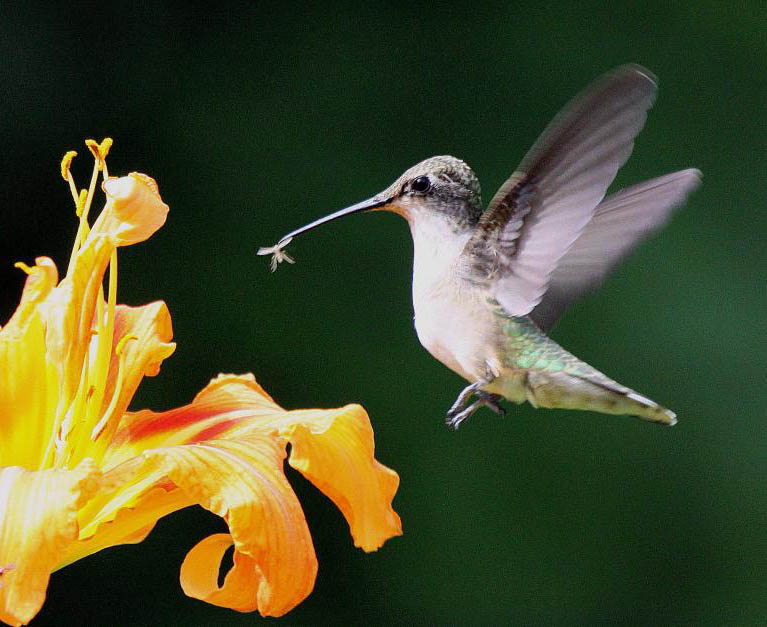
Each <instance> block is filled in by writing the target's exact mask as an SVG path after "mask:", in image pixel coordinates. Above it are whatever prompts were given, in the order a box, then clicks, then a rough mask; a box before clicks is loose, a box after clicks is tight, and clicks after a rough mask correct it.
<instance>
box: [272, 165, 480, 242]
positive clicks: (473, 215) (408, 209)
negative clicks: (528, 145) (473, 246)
mask: <svg viewBox="0 0 767 627" xmlns="http://www.w3.org/2000/svg"><path fill="white" fill-rule="evenodd" d="M375 210H378V211H391V212H392V213H396V214H398V215H401V216H402V217H403V218H405V219H406V220H407V221H408V222H410V223H411V225H412V224H413V223H415V222H417V221H418V220H419V219H423V218H424V217H426V216H427V215H428V216H429V217H432V218H433V217H434V216H439V217H440V218H444V219H445V220H446V221H447V222H449V223H450V225H451V226H452V227H453V228H454V229H455V230H456V231H461V230H465V229H467V228H470V227H473V226H474V225H475V224H476V223H477V221H478V220H479V216H480V215H481V214H482V201H481V199H480V190H479V181H478V180H477V177H476V175H475V174H474V171H473V170H472V169H471V168H470V167H469V166H468V165H466V163H464V162H463V161H461V160H460V159H456V158H455V157H450V156H447V155H445V156H440V157H430V158H429V159H426V160H424V161H421V162H420V163H417V164H416V165H414V166H413V167H412V168H410V169H408V170H406V171H405V172H404V174H402V175H401V176H400V177H399V178H398V179H397V180H396V181H394V183H392V184H391V185H389V187H387V188H386V189H385V190H383V191H382V192H379V193H378V194H376V195H375V196H372V197H370V198H368V199H367V200H363V201H362V202H359V203H357V204H355V205H352V206H351V207H346V208H345V209H341V210H339V211H336V212H334V213H331V214H330V215H327V216H325V217H324V218H320V219H318V220H315V221H314V222H311V223H309V224H307V225H306V226H302V227H301V228H299V229H296V230H295V231H291V232H290V233H288V234H287V235H284V236H283V237H282V238H281V239H280V241H279V242H278V243H277V245H276V246H272V247H269V248H262V249H261V250H260V251H259V254H274V252H275V250H276V251H282V249H283V248H284V247H285V246H287V244H288V243H289V242H290V240H292V239H293V238H294V237H296V236H297V235H300V234H301V233H305V232H306V231H310V230H311V229H313V228H315V227H318V226H320V225H321V224H325V223H326V222H330V221H331V220H335V219H337V218H342V217H343V216H348V215H351V214H352V213H360V212H362V211H375Z"/></svg>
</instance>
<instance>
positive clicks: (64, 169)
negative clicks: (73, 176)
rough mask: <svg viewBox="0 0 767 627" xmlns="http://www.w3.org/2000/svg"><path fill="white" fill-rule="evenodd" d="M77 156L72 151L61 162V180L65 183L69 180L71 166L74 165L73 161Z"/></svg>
mask: <svg viewBox="0 0 767 627" xmlns="http://www.w3.org/2000/svg"><path fill="white" fill-rule="evenodd" d="M76 156H77V153H76V152H75V151H74V150H70V151H69V152H67V154H65V155H64V158H63V159H62V160H61V178H63V179H64V180H65V181H66V180H69V178H68V177H69V166H70V165H72V159H74V158H75V157H76Z"/></svg>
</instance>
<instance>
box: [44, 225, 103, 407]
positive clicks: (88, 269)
mask: <svg viewBox="0 0 767 627" xmlns="http://www.w3.org/2000/svg"><path fill="white" fill-rule="evenodd" d="M91 235H93V233H91ZM113 250H114V246H113V244H111V243H110V242H109V240H108V238H106V237H104V236H99V237H95V236H94V237H89V238H88V239H87V240H86V242H85V244H84V245H83V247H82V248H80V250H79V251H78V252H77V254H76V255H75V259H74V263H73V264H72V266H71V267H70V269H69V273H68V274H67V276H66V277H65V278H64V279H63V280H62V281H61V283H60V284H59V285H58V287H56V288H55V289H53V290H52V291H51V293H50V294H49V296H48V298H46V300H45V302H44V303H42V304H41V306H40V311H41V313H42V315H43V317H44V319H45V321H46V327H47V328H46V337H45V344H46V350H47V352H48V359H49V361H50V363H52V364H55V365H56V367H57V368H58V369H59V374H60V378H61V380H62V389H61V395H60V400H61V403H62V405H63V406H64V407H66V406H68V404H69V403H70V402H71V399H72V398H73V397H74V395H75V393H76V391H77V387H78V385H79V384H80V375H81V372H82V366H83V360H84V358H85V352H86V350H87V349H88V346H89V344H90V340H91V328H92V323H93V316H94V312H95V310H96V299H97V297H98V294H99V292H100V290H101V286H102V280H103V278H104V271H105V270H106V266H107V264H108V263H109V258H110V256H111V254H112V251H113Z"/></svg>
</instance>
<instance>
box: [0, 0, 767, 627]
mask: <svg viewBox="0 0 767 627" xmlns="http://www.w3.org/2000/svg"><path fill="white" fill-rule="evenodd" d="M332 6H333V8H332V9H331V8H330V6H328V5H323V4H317V5H314V6H311V7H305V8H302V7H300V6H298V5H294V4H286V3H265V2H253V3H229V2H218V3H215V4H214V5H212V6H209V7H207V8H195V6H194V4H193V3H191V4H189V5H187V4H186V3H162V2H154V3H146V4H141V3H120V4H117V3H114V4H110V3H101V4H100V5H99V6H98V9H97V10H93V9H89V10H86V9H85V8H77V7H76V6H73V5H72V4H70V3H44V2H39V3H31V2H26V3H3V5H2V8H0V19H2V22H1V29H0V58H2V59H3V62H2V64H0V77H1V78H2V86H3V89H2V115H0V133H1V135H2V146H3V151H2V154H0V172H2V178H0V185H2V191H1V193H0V198H1V199H2V223H0V239H1V241H0V244H1V245H0V282H2V291H1V292H0V320H5V319H6V318H7V317H8V316H9V315H10V313H11V312H12V310H13V308H14V306H15V303H16V302H17V298H18V293H19V290H20V287H21V284H22V279H23V276H22V275H21V273H20V272H18V271H17V270H14V269H13V267H12V263H13V262H14V261H16V260H19V259H21V260H24V261H27V262H29V261H30V260H31V259H32V258H33V257H34V256H35V255H40V254H47V255H50V256H52V257H53V258H54V259H56V260H57V261H58V262H59V263H63V262H64V261H65V258H66V255H67V254H68V252H67V251H68V248H69V246H70V245H71V239H72V236H73V234H74V231H75V227H76V222H75V218H74V215H73V211H72V210H71V208H70V199H69V196H68V191H67V188H66V186H65V184H64V183H63V182H62V181H61V179H60V178H59V175H58V161H59V159H60V157H61V155H62V154H63V153H64V152H65V151H66V150H68V149H70V148H77V149H78V150H80V151H81V155H83V154H84V151H83V148H84V147H83V145H82V140H83V139H84V138H85V137H96V138H98V139H100V138H101V137H102V136H104V135H110V136H112V137H114V139H115V146H114V148H113V150H112V153H111V155H110V171H111V172H112V173H114V174H121V173H125V172H127V171H130V170H140V171H144V172H147V173H149V174H151V175H152V176H153V177H155V178H156V179H157V181H158V183H159V185H160V190H161V192H162V194H163V197H164V199H165V200H166V201H167V202H168V204H169V205H170V206H171V214H170V218H169V220H168V223H167V225H166V226H165V227H164V228H163V229H162V230H161V231H160V232H159V233H158V234H157V235H156V236H155V237H153V238H152V239H151V240H150V241H149V242H147V243H146V244H143V245H141V246H136V247H134V248H132V249H130V250H126V251H125V252H124V253H123V254H122V257H121V269H120V274H121V295H120V296H121V298H120V300H121V302H127V303H129V304H141V303H144V302H148V301H151V300H155V299H159V298H161V299H164V300H165V301H166V302H167V303H168V305H169V307H170V310H171V314H172V315H173V322H174V328H175V339H176V340H177V342H178V350H177V352H176V354H175V355H174V356H173V357H172V358H171V359H169V360H168V361H167V362H166V363H165V365H164V366H163V370H162V372H161V374H160V376H159V377H158V378H156V379H153V380H149V381H147V382H146V383H145V384H144V386H143V387H142V389H141V390H140V391H139V395H138V397H137V399H136V403H137V404H136V406H135V408H139V407H144V406H148V407H152V408H154V409H165V408H168V407H171V406H174V405H177V404H181V403H184V402H186V401H188V400H189V399H191V398H192V396H193V395H194V394H195V393H196V391H197V390H198V389H200V388H201V387H202V386H203V385H204V384H205V383H206V382H207V381H208V379H209V378H211V377H212V376H215V375H216V374H217V373H218V372H219V371H225V372H246V371H253V372H254V373H255V375H256V377H257V378H258V379H259V381H260V382H261V383H262V384H263V385H264V386H265V387H266V389H267V390H269V391H270V393H271V394H272V395H273V396H274V397H275V399H276V400H277V401H278V402H281V403H282V404H283V405H285V406H286V407H304V406H320V407H331V406H337V405H340V404H343V403H346V402H349V401H355V400H357V401H360V402H362V403H364V405H365V406H366V407H367V409H368V411H369V412H370V414H371V417H372V420H373V422H374V425H375V427H376V437H377V451H378V456H379V459H381V460H382V461H383V462H384V463H386V464H388V465H390V466H392V467H393V468H395V469H396V470H397V471H398V472H399V473H400V475H401V479H402V485H401V488H400V492H399V494H398V497H397V499H396V502H395V504H396V508H397V510H398V512H399V513H400V514H401V516H402V519H403V524H404V531H405V535H404V536H403V537H402V538H398V539H395V540H393V541H391V542H390V543H388V544H387V545H385V546H384V547H383V548H382V549H381V550H380V551H379V552H378V553H377V554H374V555H365V554H363V553H361V552H359V551H357V550H355V549H354V548H353V546H352V542H351V539H350V537H349V535H348V529H347V528H346V525H345V523H344V522H343V520H342V519H341V517H340V515H339V514H338V513H337V511H336V510H335V509H334V508H333V507H332V506H331V504H330V503H329V502H328V501H327V500H326V499H325V498H324V497H322V496H321V495H320V494H319V493H317V492H316V491H315V490H314V489H313V488H311V486H308V485H307V484H306V483H305V482H303V481H302V480H301V479H300V478H299V477H297V476H294V475H291V479H292V480H293V482H294V484H295V485H296V486H297V489H298V491H299V492H300V493H301V497H302V503H303V504H304V507H305V510H306V515H307V518H308V520H309V524H310V526H311V529H312V533H313V537H314V541H315V544H316V549H317V553H318V558H319V562H320V571H319V576H318V580H317V585H316V588H315V591H314V593H313V595H312V596H310V597H309V599H308V600H307V601H306V602H305V603H304V604H302V605H301V606H299V607H298V608H297V609H296V610H294V611H293V612H292V613H291V614H289V615H288V616H286V617H285V618H284V619H282V623H283V624H308V623H311V624H325V623H336V624H337V623H339V622H341V621H348V622H352V623H363V622H371V623H381V624H383V623H404V622H409V623H419V622H438V623H471V622H482V623H490V622H499V621H504V622H513V623H563V624H572V623H593V622H598V621H599V622H603V621H604V622H607V621H609V622H628V623H643V624H648V623H653V622H662V623H682V622H695V623H710V624H722V623H738V624H747V623H756V622H761V621H760V620H759V619H760V618H761V619H762V620H763V618H764V616H765V614H767V596H766V595H765V594H764V591H765V588H764V582H765V580H767V526H766V525H765V514H766V513H767V492H766V491H765V487H764V472H765V464H764V459H765V448H766V447H765V428H764V416H763V412H764V408H765V407H766V406H767V396H766V395H765V387H764V368H763V365H762V362H763V350H762V349H759V348H758V346H760V345H761V342H762V341H763V338H764V337H765V326H766V323H765V310H766V309H767V290H765V269H766V268H767V247H765V245H764V230H765V225H767V218H766V217H765V216H766V215H767V214H765V198H767V149H766V145H767V144H766V143H765V139H766V138H767V133H766V132H765V115H764V113H765V105H764V103H765V100H766V99H767V35H765V33H767V5H765V3H764V2H757V1H753V2H740V3H737V4H734V5H727V4H723V3H719V2H713V1H708V2H705V1H702V2H695V3H669V2H662V1H659V0H646V1H645V2H642V3H632V4H631V5H628V4H620V3H619V4H615V3H605V2H595V1H589V2H580V3H572V2H546V3H519V4H516V3H510V2H500V3H483V4H482V5H481V6H480V5H475V4H474V3H454V4H449V3H448V4H441V3H437V4H434V3H432V4H425V5H413V4H412V3H401V4H391V3H385V2H383V3H382V2H376V3H360V2H357V3H348V4H338V5H336V4H333V5H332ZM629 61H633V62H638V63H641V64H643V65H646V66H647V67H648V68H650V69H651V70H653V71H654V72H655V73H656V74H657V75H658V76H659V79H660V85H661V89H660V96H659V99H658V101H657V103H656V105H655V108H654V110H653V111H652V112H651V114H650V117H649V119H648V124H647V127H646V129H645V131H644V132H643V133H642V135H641V136H640V138H639V140H638V142H637V145H636V148H635V151H634V156H633V157H632V159H631V160H630V161H629V163H628V164H627V166H626V167H625V168H624V169H623V171H622V172H621V173H620V175H619V178H618V181H617V184H618V185H623V184H628V183H632V182H636V181H638V180H641V179H642V178H646V177H650V176H654V175H659V174H662V173H664V172H667V171H670V170H673V169H679V168H682V167H689V166H696V167H698V168H700V169H701V170H703V172H704V184H703V186H702V188H701V190H700V191H699V192H697V193H696V194H695V195H694V196H693V197H692V199H691V201H690V203H689V204H688V205H687V206H686V207H685V208H684V209H683V210H681V211H680V212H679V213H678V214H677V215H676V217H675V218H674V220H673V221H672V223H671V225H670V226H669V227H668V228H667V229H666V230H664V231H663V232H662V233H661V234H660V235H659V236H657V237H656V238H655V239H653V240H652V241H651V242H649V243H647V244H646V245H645V246H643V247H642V248H641V250H640V251H639V252H638V253H637V254H635V255H634V256H633V257H632V258H631V259H630V260H629V261H628V263H626V264H625V265H623V266H622V267H621V268H620V270H619V271H618V272H617V273H616V274H615V275H614V276H613V278H611V279H610V280H609V281H608V282H607V283H606V284H605V286H604V287H603V289H602V290H601V291H600V292H599V293H598V294H596V295H595V296H594V297H592V298H590V299H589V300H588V301H585V302H583V303H582V304H581V305H578V306H576V307H575V308H573V310H571V311H570V312H569V314H568V316H567V317H566V318H565V320H564V321H563V322H562V324H561V325H560V326H559V327H558V329H557V330H556V331H555V337H556V338H557V339H558V340H559V341H560V342H561V343H562V344H563V345H565V346H566V347H568V348H569V349H570V350H572V351H573V352H574V353H576V354H577V355H579V356H581V357H582V358H584V359H586V360H587V361H589V362H590V363H591V364H593V365H594V366H596V367H599V368H601V369H603V370H604V371H605V372H606V373H608V374H609V375H611V376H612V377H614V378H616V379H617V380H619V381H621V382H623V383H625V384H627V385H630V386H631V387H633V388H635V389H637V390H639V391H641V392H643V393H646V394H647V395H649V396H650V397H652V398H654V399H656V400H658V401H659V402H661V403H663V404H665V405H668V406H669V407H671V408H673V409H674V410H675V411H676V412H677V413H678V414H679V418H680V424H679V425H678V426H677V427H675V428H674V429H671V430H669V429H661V428H658V427H655V426H653V425H650V424H646V423H642V422H639V421H637V420H633V419H630V418H621V417H609V416H601V415H597V414H587V413H577V412H565V411H544V410H540V411H536V410H534V409H532V408H531V407H529V406H527V405H525V406H520V407H516V406H510V407H509V412H508V414H507V418H505V419H503V420H501V419H499V418H498V417H496V416H495V415H493V414H491V413H490V412H487V411H484V412H481V413H480V414H477V415H475V416H474V417H473V418H472V419H471V420H470V421H469V422H468V423H467V424H466V425H465V426H464V427H463V428H462V429H461V431H460V432H459V433H452V432H449V431H448V430H447V429H445V427H444V426H443V424H442V419H443V415H444V412H445V410H446V409H447V407H448V406H449V405H450V403H451V402H452V401H453V400H454V398H455V395H456V394H457V392H458V391H459V390H460V389H461V388H462V387H463V385H464V383H463V382H462V381H461V380H460V379H459V378H458V377H457V376H455V375H454V374H452V373H451V372H450V371H448V370H447V369H446V368H445V367H443V366H442V365H441V364H439V363H438V362H436V361H435V360H433V359H432V358H431V357H430V356H429V355H428V354H427V353H426V352H425V351H424V350H423V349H422V348H421V347H420V345H419V344H418V341H417V338H416V336H415V332H414V330H413V326H412V309H411V303H410V273H411V266H410V264H411V260H410V255H411V243H410V238H409V234H408V230H407V228H406V227H405V225H404V223H401V222H400V221H399V220H398V219H397V218H396V217H394V216H392V215H388V214H371V215H364V216H355V217H353V218H349V219H348V220H345V221H340V222H338V223H335V224H334V225H332V226H328V227H326V228H324V229H322V230H318V231H316V232H315V233H314V234H312V236H307V237H306V238H305V239H302V240H301V241H300V242H296V243H294V244H293V245H292V246H291V252H292V253H293V254H294V255H295V257H296V258H297V264H296V265H295V266H287V267H282V268H281V269H280V271H279V272H277V273H276V274H275V275H273V276H272V275H270V274H269V272H268V263H267V260H266V259H264V258H261V257H256V256H255V250H256V249H257V247H258V246H259V245H268V244H272V243H273V242H274V241H275V240H276V239H277V238H278V237H279V236H280V235H282V234H283V233H284V232H286V231H288V230H290V229H292V228H294V227H296V226H300V225H301V224H304V223H305V222H307V221H309V220H310V219H313V218H315V217H318V216H320V215H324V214H325V213H327V212H329V211H331V210H334V209H337V208H340V207H342V206H346V205H347V204H350V203H352V202H355V201H357V200H360V199H362V198H365V197H367V196H369V195H371V194H372V193H374V192H376V191H378V190H379V189H381V188H382V187H384V186H385V185H386V184H388V183H389V182H390V181H391V180H392V179H393V178H394V177H395V176H397V175H398V174H399V173H400V172H401V171H402V170H404V169H405V168H406V167H408V166H410V165H411V164H413V163H415V162H416V161H418V160H420V159H423V158H425V157H428V156H431V155H434V154H444V153H447V154H454V155H456V156H458V157H461V158H463V159H465V160H466V161H468V162H469V163H470V164H471V165H472V166H473V167H474V169H475V171H476V172H477V173H478V175H479V176H480V179H481V181H482V183H483V187H484V189H485V197H486V199H488V198H489V197H490V196H491V195H492V193H493V191H494V190H495V189H496V188H497V187H498V186H499V185H500V184H501V183H502V182H503V180H504V179H505V178H506V177H507V176H508V175H509V173H510V172H511V171H512V170H513V169H514V166H515V165H516V164H517V162H518V161H519V159H520V158H521V157H522V155H523V154H524V152H525V150H526V149H527V148H528V147H529V146H530V144H531V143H532V142H533V141H534V140H535V138H536V137H537V135H538V134H539V133H540V131H541V130H542V129H543V127H544V126H545V124H546V123H547V122H548V121H549V119H550V118H551V117H552V116H553V115H554V114H555V113H556V111H557V110H558V109H559V107H561V106H562V105H563V104H564V103H565V102H566V101H567V100H568V99H569V98H570V97H571V96H572V95H574V94H575V93H576V92H577V91H578V90H579V89H581V88H582V87H583V86H585V85H586V84H587V83H588V82H589V81H590V80H592V79H593V78H594V77H595V76H597V75H598V74H600V73H602V72H604V71H606V70H608V69H609V68H611V67H614V66H616V65H619V64H621V63H625V62H629ZM89 168H90V165H89V162H88V159H87V158H81V159H79V160H76V161H75V165H74V168H73V169H74V172H75V174H76V176H77V177H78V180H80V181H83V183H84V182H85V180H86V178H87V176H88V173H89ZM219 528H220V523H219V522H217V520H216V519H215V517H213V516H210V515H208V514H207V513H206V512H204V511H202V510H188V511H185V512H182V513H180V514H176V515H173V516H171V517H169V518H168V519H165V520H163V521H161V523H160V524H159V525H158V527H157V528H156V530H155V531H154V532H153V533H152V534H151V535H150V537H149V538H148V539H147V540H146V541H145V542H144V543H142V544H141V545H138V546H135V547H118V548H115V549H112V550H108V551H105V552H102V553H100V554H97V555H95V556H92V557H90V558H88V559H86V560H83V561H81V562H78V563H77V564H75V565H73V566H71V567H68V568H66V569H64V570H63V571H61V572H59V573H56V574H54V576H53V577H52V580H51V585H50V589H49V599H48V602H47V604H46V605H45V607H44V609H43V612H42V613H41V614H40V616H39V618H38V621H37V622H38V624H40V625H43V624H63V623H67V622H70V623H72V624H75V623H82V622H89V623H92V624H113V625H114V624H180V623H182V622H185V623H187V624H195V625H196V624H217V625H225V624H243V625H251V624H254V623H258V622H259V621H260V619H259V617H258V616H250V615H240V614H237V613H235V612H230V611H228V610H223V609H219V608H214V607H210V606H207V605H204V604H202V603H199V602H197V601H193V600H191V599H188V598H186V597H185V596H184V595H183V593H182V591H181V589H180V587H179V585H178V568H179V565H180V563H181V560H182V559H183V556H184V554H185V552H186V551H187V550H188V549H189V548H190V547H191V546H192V545H193V544H194V543H195V542H196V541H197V540H199V539H200V538H201V537H203V535H205V534H208V533H210V532H211V531H215V530H218V529H219ZM267 622H272V621H267Z"/></svg>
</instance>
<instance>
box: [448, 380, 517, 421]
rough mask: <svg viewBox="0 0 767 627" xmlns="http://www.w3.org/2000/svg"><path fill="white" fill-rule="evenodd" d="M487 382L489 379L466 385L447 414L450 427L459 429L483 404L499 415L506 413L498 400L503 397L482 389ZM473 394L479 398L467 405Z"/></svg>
mask: <svg viewBox="0 0 767 627" xmlns="http://www.w3.org/2000/svg"><path fill="white" fill-rule="evenodd" d="M487 384H488V381H484V380H482V381H477V382H476V383H472V384H471V385H469V386H466V387H465V388H464V389H463V390H462V391H461V393H460V394H459V395H458V398H457V399H455V403H453V405H452V406H451V407H450V409H449V410H448V412H447V415H446V416H445V424H446V425H447V426H448V428H450V429H452V430H453V431H457V430H458V427H459V426H461V423H462V422H463V421H464V420H466V419H467V418H468V417H469V416H471V415H472V414H473V413H474V412H475V411H477V410H478V409H479V408H480V407H483V406H484V407H488V408H490V409H492V410H493V411H494V412H495V413H496V414H498V415H499V416H505V415H506V410H505V409H504V408H503V407H501V406H500V405H499V404H498V401H500V400H501V398H502V397H501V396H500V395H499V394H490V393H489V392H483V391H482V390H481V389H480V388H481V387H482V386H483V385H487ZM472 394H474V395H476V396H477V400H476V401H474V402H473V403H472V404H471V405H469V406H468V407H466V403H467V401H468V400H469V397H470V396H471V395H472Z"/></svg>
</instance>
